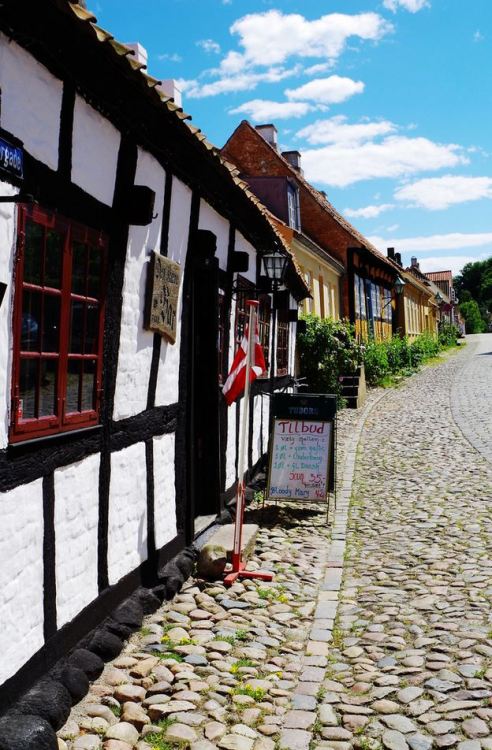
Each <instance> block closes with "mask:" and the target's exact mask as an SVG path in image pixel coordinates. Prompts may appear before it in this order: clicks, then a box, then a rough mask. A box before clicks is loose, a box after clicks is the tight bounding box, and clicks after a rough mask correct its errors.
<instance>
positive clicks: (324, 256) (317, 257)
mask: <svg viewBox="0 0 492 750" xmlns="http://www.w3.org/2000/svg"><path fill="white" fill-rule="evenodd" d="M270 219H271V220H274V222H275V225H276V227H277V229H278V230H279V231H280V232H281V234H282V236H283V237H284V239H285V240H286V241H287V243H288V245H289V248H290V250H291V252H292V254H293V256H294V258H295V261H296V264H297V266H298V268H299V270H300V271H301V273H302V274H303V276H304V279H305V281H306V283H307V285H308V287H309V289H310V291H311V297H308V298H306V299H305V300H303V302H302V304H301V306H300V311H302V312H303V313H312V314H313V315H317V316H318V317H319V318H333V319H334V320H339V319H340V317H341V313H340V284H341V279H342V276H343V273H344V268H343V265H342V264H341V263H339V262H338V261H337V260H335V258H333V257H332V256H331V255H330V254H329V253H327V252H326V250H323V249H322V248H321V247H319V245H317V244H316V243H315V242H313V241H312V240H311V239H310V238H309V237H307V236H306V235H305V234H303V233H302V232H298V231H297V230H296V229H293V228H292V227H288V226H287V225H286V224H284V223H283V222H281V221H279V219H277V217H273V215H270Z"/></svg>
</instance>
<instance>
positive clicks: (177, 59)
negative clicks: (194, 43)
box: [157, 52, 183, 63]
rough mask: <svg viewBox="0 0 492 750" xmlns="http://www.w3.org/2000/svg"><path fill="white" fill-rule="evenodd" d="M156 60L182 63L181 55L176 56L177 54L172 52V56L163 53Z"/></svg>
mask: <svg viewBox="0 0 492 750" xmlns="http://www.w3.org/2000/svg"><path fill="white" fill-rule="evenodd" d="M157 59H158V60H169V62H176V63H178V62H182V61H183V58H182V57H181V55H178V53H177V52H173V53H172V54H169V53H168V52H164V53H163V54H162V55H157Z"/></svg>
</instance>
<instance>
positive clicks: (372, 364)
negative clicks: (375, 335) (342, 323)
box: [364, 340, 390, 385]
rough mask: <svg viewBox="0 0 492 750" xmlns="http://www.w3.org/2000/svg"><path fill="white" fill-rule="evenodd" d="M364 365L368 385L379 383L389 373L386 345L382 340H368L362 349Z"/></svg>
mask: <svg viewBox="0 0 492 750" xmlns="http://www.w3.org/2000/svg"><path fill="white" fill-rule="evenodd" d="M364 367H365V372H366V380H367V382H368V383H369V385H379V384H380V383H382V382H383V380H384V379H385V378H386V377H387V376H388V375H389V373H390V366H389V361H388V347H387V345H386V342H384V341H374V340H370V341H368V342H367V344H366V347H365V351H364Z"/></svg>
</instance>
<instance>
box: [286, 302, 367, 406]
mask: <svg viewBox="0 0 492 750" xmlns="http://www.w3.org/2000/svg"><path fill="white" fill-rule="evenodd" d="M301 320H304V321H305V322H306V332H305V333H299V334H298V337H297V343H298V352H299V364H300V370H301V376H302V377H304V378H306V380H307V385H308V388H309V391H311V392H312V393H335V394H337V395H339V394H340V383H339V377H340V375H353V374H355V373H356V372H357V370H358V368H359V367H360V365H361V362H362V349H361V347H360V345H359V344H358V343H357V341H356V338H355V333H354V327H353V326H352V325H351V324H350V323H348V322H347V321H343V320H331V319H327V318H318V317H317V316H316V315H304V316H302V318H301Z"/></svg>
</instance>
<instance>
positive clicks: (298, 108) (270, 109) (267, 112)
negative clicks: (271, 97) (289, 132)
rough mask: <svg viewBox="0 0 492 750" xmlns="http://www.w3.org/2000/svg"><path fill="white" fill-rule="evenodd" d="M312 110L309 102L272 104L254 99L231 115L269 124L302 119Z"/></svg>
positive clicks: (232, 110)
mask: <svg viewBox="0 0 492 750" xmlns="http://www.w3.org/2000/svg"><path fill="white" fill-rule="evenodd" d="M312 109H313V107H312V106H311V105H310V104H308V103H307V102H272V101H268V100H267V99H252V100H251V101H249V102H244V104H241V106H239V107H235V109H230V110H229V114H231V115H237V114H246V115H249V116H250V117H251V119H252V120H254V121H255V122H267V121H268V120H285V119H286V118H288V117H302V116H303V115H305V114H307V113H308V112H310V111H311V110H312Z"/></svg>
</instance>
